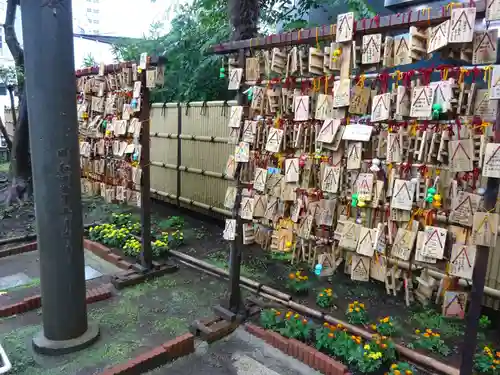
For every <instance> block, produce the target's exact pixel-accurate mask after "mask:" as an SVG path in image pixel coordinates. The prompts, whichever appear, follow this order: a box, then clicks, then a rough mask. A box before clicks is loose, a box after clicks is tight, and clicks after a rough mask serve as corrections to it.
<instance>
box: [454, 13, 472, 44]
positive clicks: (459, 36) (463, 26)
mask: <svg viewBox="0 0 500 375" xmlns="http://www.w3.org/2000/svg"><path fill="white" fill-rule="evenodd" d="M475 23H476V8H454V9H452V11H451V19H450V34H449V37H448V41H449V42H450V43H470V42H472V38H473V37H474V25H475Z"/></svg>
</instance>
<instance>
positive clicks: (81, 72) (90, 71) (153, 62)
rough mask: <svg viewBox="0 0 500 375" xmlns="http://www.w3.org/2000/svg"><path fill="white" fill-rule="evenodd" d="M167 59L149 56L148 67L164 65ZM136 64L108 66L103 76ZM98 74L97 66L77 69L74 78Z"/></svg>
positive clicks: (125, 63)
mask: <svg viewBox="0 0 500 375" xmlns="http://www.w3.org/2000/svg"><path fill="white" fill-rule="evenodd" d="M166 61H167V59H166V58H165V57H164V56H151V58H150V61H149V62H148V66H158V65H161V64H164V63H165V62H166ZM135 63H136V62H132V61H126V62H121V63H117V64H109V65H106V66H105V67H104V74H108V73H114V72H119V71H121V70H122V69H123V68H130V67H132V64H135ZM97 74H99V66H91V67H88V68H83V69H77V70H76V71H75V75H76V77H77V78H78V77H85V76H93V75H97Z"/></svg>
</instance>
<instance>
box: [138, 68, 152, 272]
mask: <svg viewBox="0 0 500 375" xmlns="http://www.w3.org/2000/svg"><path fill="white" fill-rule="evenodd" d="M141 82H142V85H141V91H142V102H141V112H140V114H139V121H140V122H141V124H142V129H141V148H142V150H141V162H140V165H141V169H142V179H141V227H142V236H141V241H142V253H141V265H142V266H143V267H144V268H145V269H146V270H151V269H152V268H153V252H152V249H151V197H150V195H151V170H150V164H151V156H150V154H151V150H150V143H151V142H150V135H149V131H150V121H151V120H150V118H151V103H149V88H147V87H146V70H143V71H142V72H141Z"/></svg>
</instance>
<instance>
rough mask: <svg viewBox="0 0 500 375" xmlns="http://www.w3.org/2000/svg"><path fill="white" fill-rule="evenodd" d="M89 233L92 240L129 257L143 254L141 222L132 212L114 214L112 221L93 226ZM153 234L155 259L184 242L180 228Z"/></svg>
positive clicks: (164, 255) (165, 254)
mask: <svg viewBox="0 0 500 375" xmlns="http://www.w3.org/2000/svg"><path fill="white" fill-rule="evenodd" d="M176 228H179V227H178V226H177V227H176ZM88 233H89V238H90V240H92V241H94V242H98V243H101V244H103V245H105V246H107V247H109V248H113V249H119V250H120V251H121V252H122V253H123V255H125V256H127V257H130V258H135V259H137V258H139V257H140V256H141V252H142V245H141V242H140V240H139V239H138V236H139V235H140V234H141V224H140V223H139V222H137V221H134V220H133V218H132V215H131V214H113V216H112V222H111V223H105V224H102V225H96V226H94V227H91V228H90V229H89V232H88ZM152 236H153V239H154V241H153V243H152V252H153V258H155V259H158V258H165V257H167V256H168V253H169V251H170V250H171V249H174V248H177V247H179V246H180V245H181V244H182V243H183V242H184V234H183V233H182V231H181V230H180V229H175V230H173V231H172V232H162V233H161V234H152Z"/></svg>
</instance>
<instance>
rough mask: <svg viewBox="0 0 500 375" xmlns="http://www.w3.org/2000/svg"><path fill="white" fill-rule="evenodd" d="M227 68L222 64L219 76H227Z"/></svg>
mask: <svg viewBox="0 0 500 375" xmlns="http://www.w3.org/2000/svg"><path fill="white" fill-rule="evenodd" d="M225 72H226V69H225V68H224V67H223V66H221V68H220V69H219V78H225V77H226V73H225Z"/></svg>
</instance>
